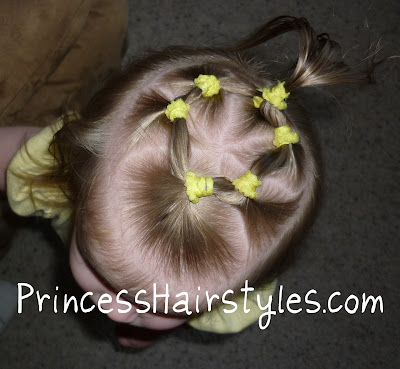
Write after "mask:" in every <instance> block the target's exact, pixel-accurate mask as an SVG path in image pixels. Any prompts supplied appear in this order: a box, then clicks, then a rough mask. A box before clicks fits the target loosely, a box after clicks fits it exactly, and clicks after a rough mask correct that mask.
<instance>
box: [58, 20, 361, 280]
mask: <svg viewBox="0 0 400 369" xmlns="http://www.w3.org/2000/svg"><path fill="white" fill-rule="evenodd" d="M291 31H294V32H296V33H297V35H298V37H299V53H298V56H297V63H296V66H295V68H294V70H292V71H288V76H287V78H286V83H285V89H286V90H287V91H288V92H291V93H293V92H295V91H296V90H297V89H299V88H301V87H304V86H317V85H330V84H337V83H347V82H355V81H356V82H358V81H360V80H361V79H362V78H364V79H365V74H361V73H358V72H353V71H352V70H351V69H350V68H348V67H347V66H345V64H344V63H343V60H342V59H341V54H340V50H339V47H338V45H337V44H336V43H335V42H333V41H331V40H330V39H329V38H328V37H327V35H326V34H322V35H317V34H316V33H315V32H314V30H313V29H312V28H311V27H310V25H309V24H308V22H307V21H306V20H305V19H303V18H295V17H287V16H284V17H278V18H275V19H274V20H272V21H270V22H268V23H266V24H265V25H264V26H262V27H261V28H259V29H258V30H256V31H255V32H254V33H253V34H251V35H249V36H248V37H247V38H245V39H244V40H242V41H240V42H239V43H237V44H236V45H234V46H232V47H229V48H221V49H205V48H204V49H196V48H178V47H175V48H168V49H166V50H165V51H162V52H156V53H154V54H152V55H150V56H148V57H146V58H144V59H143V60H140V61H139V62H137V63H135V64H133V65H132V66H131V67H130V68H128V69H127V70H126V71H125V72H124V73H123V74H122V75H121V76H120V77H119V78H117V79H116V80H115V82H114V83H112V84H111V85H110V86H109V87H107V89H106V90H105V91H104V92H103V93H101V94H99V95H98V96H97V97H96V98H95V99H94V101H93V102H92V104H91V105H90V106H89V107H88V109H87V110H85V111H84V112H83V113H82V119H81V121H80V122H71V123H67V124H65V126H64V128H63V129H62V130H61V131H60V133H59V134H58V135H57V137H56V140H55V143H56V144H57V145H58V148H59V150H60V151H61V152H65V153H67V158H66V160H65V163H63V164H62V165H64V166H65V170H66V171H67V172H68V174H69V176H70V177H71V178H69V179H68V185H69V191H70V193H71V194H72V197H73V201H74V203H75V204H76V207H77V209H79V211H83V213H82V214H81V215H80V217H83V218H84V217H85V216H86V215H85V208H87V207H88V206H89V203H88V202H90V201H94V202H96V201H97V202H99V204H100V202H101V201H104V200H103V199H102V198H101V197H99V196H96V197H93V196H91V194H92V193H93V191H94V189H96V191H97V187H101V186H102V183H101V181H102V178H100V177H99V176H98V175H97V174H98V171H99V170H100V169H101V168H102V167H103V166H104V164H103V163H104V162H107V161H110V160H116V162H118V163H120V164H121V165H122V166H123V170H121V173H122V175H123V179H122V181H123V183H124V184H127V183H128V184H131V185H130V186H125V187H124V186H122V187H120V188H122V189H123V191H122V192H121V193H116V196H118V197H119V198H122V199H123V202H124V204H125V210H124V212H123V215H124V217H126V221H125V224H126V225H129V227H128V229H127V232H128V233H129V232H130V231H132V232H133V233H134V234H135V235H139V236H138V237H137V239H136V240H134V241H133V243H134V247H135V248H138V249H140V250H142V251H143V252H144V253H145V254H147V255H149V257H152V258H155V259H156V260H157V261H158V265H160V267H162V268H165V269H169V270H170V271H171V272H172V274H173V275H175V276H178V277H179V278H184V276H187V275H189V274H194V275H196V276H207V275H213V274H216V273H222V274H224V275H226V280H229V279H230V276H232V274H235V273H234V271H235V268H242V269H243V268H245V266H246V265H249V264H248V263H250V264H251V265H253V266H254V265H256V268H254V269H255V270H257V273H258V274H262V273H265V272H267V271H271V269H272V268H273V265H274V262H275V261H276V260H277V259H279V257H280V255H281V254H282V253H283V251H284V250H285V248H286V246H287V245H288V243H289V242H290V240H291V239H292V238H293V237H294V235H298V234H299V233H300V232H301V230H302V229H303V228H304V225H305V224H306V223H307V219H309V217H310V214H311V211H312V209H313V208H314V204H315V198H316V192H317V188H318V176H319V174H318V165H317V160H316V154H315V152H314V143H313V135H312V128H311V125H310V123H309V122H308V121H306V120H305V119H304V118H303V117H302V116H299V113H298V111H297V110H296V108H295V106H294V103H292V100H290V99H291V97H290V98H289V102H288V108H287V109H286V110H284V111H280V110H278V109H277V108H276V107H274V106H273V105H272V104H270V103H269V102H268V101H266V100H264V101H263V102H262V104H261V107H260V108H259V109H256V108H255V107H254V106H253V103H252V98H253V96H261V92H260V91H259V89H260V88H263V87H272V86H273V85H274V84H275V83H276V82H277V81H276V80H275V79H274V78H271V76H270V75H268V74H266V73H265V71H263V70H262V69H263V63H262V61H261V62H257V64H256V63H253V62H248V61H246V57H245V56H244V54H242V53H243V51H246V50H248V49H250V48H252V47H255V46H257V45H260V44H263V43H265V42H267V41H268V40H270V39H271V38H273V37H277V36H279V35H280V34H283V33H285V32H291ZM260 66H261V67H260ZM199 74H213V75H215V76H216V77H217V78H218V79H219V80H220V83H221V91H220V93H219V94H218V95H216V96H213V97H211V98H204V97H202V95H201V91H200V90H199V89H198V88H197V87H195V86H194V85H193V80H194V79H195V78H196V77H197V76H198V75H199ZM178 98H182V99H183V100H185V101H186V102H187V103H189V104H190V105H191V110H190V112H189V117H188V118H187V119H178V120H176V121H175V122H173V123H172V122H169V121H168V119H167V118H166V116H165V114H164V110H165V108H166V106H167V104H168V103H169V102H170V101H171V100H174V99H178ZM286 124H288V125H289V126H290V127H291V129H292V130H293V131H294V132H296V133H298V135H299V136H300V141H299V143H297V144H289V145H284V146H283V147H281V148H278V149H277V148H276V147H274V146H273V144H272V140H273V135H274V128H276V127H280V126H283V125H286ZM110 132H111V133H110ZM154 132H155V134H154ZM102 133H103V134H102ZM217 133H218V134H219V133H221V134H224V135H225V136H224V137H219V136H218V134H217ZM233 133H235V134H233ZM113 134H114V136H113ZM153 134H154V136H153ZM229 134H230V135H231V136H229ZM111 137H113V138H112V139H111ZM156 137H163V138H164V139H165V142H166V145H165V147H164V146H162V145H161V144H157V142H158V141H157V140H156ZM232 137H237V138H232ZM116 138H118V140H116ZM112 140H113V145H114V147H115V152H118V153H119V155H120V156H121V157H120V158H116V157H115V156H117V155H116V154H113V153H112V152H110V142H111V141H112ZM236 141H237V142H236ZM143 142H146V145H147V146H146V155H147V153H148V155H147V156H146V157H145V158H144V157H142V158H141V159H140V160H136V159H135V155H132V153H135V150H137V148H138V147H141V143H143ZM205 148H207V150H205ZM147 150H148V151H147ZM202 150H203V153H204V158H206V157H207V159H204V162H203V163H202V161H201V157H202V156H201V154H200V153H201V152H202ZM160 155H161V156H162V159H159V156H160ZM207 155H208V156H207ZM108 156H110V157H108ZM138 156H139V157H140V153H138ZM126 158H130V160H131V162H128V163H127V161H126V160H125V159H126ZM225 158H227V159H226V160H225V161H224V160H222V159H225ZM118 160H119V161H118ZM217 163H218V165H217ZM193 166H194V167H195V168H193ZM217 167H218V168H217ZM216 168H217V169H218V170H219V171H220V172H218V170H217V169H216ZM192 169H195V171H196V174H197V173H198V175H205V176H208V175H210V176H212V177H213V179H214V187H215V188H214V194H213V195H212V196H211V197H208V198H201V199H200V202H199V203H198V204H192V203H190V202H189V201H188V198H187V196H186V193H185V186H184V177H185V173H186V172H187V171H188V170H192ZM239 169H240V171H242V172H244V171H245V170H251V171H252V172H253V173H254V174H256V175H257V177H258V178H259V179H260V180H261V181H262V182H263V183H262V185H261V186H259V188H258V189H257V192H258V197H257V198H256V199H254V200H251V199H248V198H246V197H244V196H243V194H241V193H240V192H239V191H237V190H236V189H235V187H234V186H233V185H232V181H233V179H235V177H234V175H235V176H240V175H241V174H243V173H239ZM115 170H116V171H118V170H119V166H118V165H116V166H115ZM208 171H209V173H208ZM90 207H91V208H96V207H95V206H93V204H90ZM111 216H112V215H111ZM107 217H110V214H107V215H106V214H105V213H104V219H108V218H107ZM231 218H232V219H234V221H233V222H230V219H231ZM95 219H96V221H98V222H99V224H93V227H90V226H89V225H90V224H92V223H93V221H94V219H90V218H87V219H86V220H85V224H86V226H85V227H86V228H85V230H84V231H85V232H88V233H89V236H88V237H86V238H87V240H88V242H86V243H90V236H93V237H96V234H95V233H96V230H98V231H99V230H101V231H102V234H104V232H108V233H109V234H110V235H113V236H110V239H115V240H116V239H118V237H117V236H116V230H115V229H109V228H108V227H107V224H106V223H107V222H106V221H104V222H103V224H102V220H101V219H102V216H97V217H95ZM80 226H81V225H80V224H79V223H78V224H77V227H80ZM133 230H134V231H133ZM99 232H100V231H99ZM238 239H240V240H244V243H245V244H246V245H243V248H244V250H242V249H240V245H237V240H238ZM233 245H234V246H233ZM85 247H86V246H85ZM87 247H88V253H92V254H95V253H96V250H89V249H90V245H87ZM115 247H116V248H119V247H121V246H120V245H119V246H117V245H115ZM102 252H105V253H109V254H112V253H113V249H112V247H111V246H110V248H108V249H106V250H103V251H102ZM127 257H128V258H129V255H128V256H127ZM243 259H244V260H243ZM255 259H257V262H255V263H252V262H251V261H254V260H255ZM124 261H125V262H127V261H126V260H124ZM142 272H143V273H144V274H145V273H146V271H144V270H143V271H142ZM248 276H249V278H250V277H254V276H255V272H253V271H249V272H248ZM105 278H108V279H109V280H111V279H112V278H113V277H112V276H110V275H105ZM232 278H233V279H235V278H234V277H231V279H232ZM238 283H239V282H238Z"/></svg>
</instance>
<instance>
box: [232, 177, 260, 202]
mask: <svg viewBox="0 0 400 369" xmlns="http://www.w3.org/2000/svg"><path fill="white" fill-rule="evenodd" d="M232 184H233V185H234V186H235V188H236V189H237V190H238V191H239V192H241V193H242V194H243V195H244V196H246V197H248V198H249V199H256V198H257V192H256V188H257V187H258V186H260V185H261V184H262V182H261V181H260V180H259V179H258V178H257V176H256V175H255V174H253V173H251V172H250V171H249V170H248V171H247V172H246V173H245V174H243V175H242V176H241V177H239V178H236V179H235V180H234V181H233V182H232Z"/></svg>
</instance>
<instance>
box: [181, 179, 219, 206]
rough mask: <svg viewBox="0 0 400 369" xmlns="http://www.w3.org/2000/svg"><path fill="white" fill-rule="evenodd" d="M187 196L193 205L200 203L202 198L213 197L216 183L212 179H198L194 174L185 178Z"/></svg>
mask: <svg viewBox="0 0 400 369" xmlns="http://www.w3.org/2000/svg"><path fill="white" fill-rule="evenodd" d="M185 187H186V194H187V196H188V198H189V201H190V202H192V203H193V204H197V203H198V202H199V198H200V197H204V196H211V195H212V194H213V191H214V188H213V187H214V181H213V179H212V178H211V177H197V176H196V174H195V173H193V172H187V173H186V176H185Z"/></svg>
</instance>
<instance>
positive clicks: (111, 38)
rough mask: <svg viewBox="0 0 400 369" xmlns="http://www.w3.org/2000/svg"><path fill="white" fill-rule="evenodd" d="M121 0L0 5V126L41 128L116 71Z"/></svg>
mask: <svg viewBox="0 0 400 369" xmlns="http://www.w3.org/2000/svg"><path fill="white" fill-rule="evenodd" d="M127 23H128V6H127V1H126V0H69V1H59V0H36V1H22V0H2V1H0V50H1V53H0V126H6V125H7V126H13V125H35V126H38V125H39V126H46V125H48V124H50V123H52V122H54V120H55V119H56V118H57V117H58V116H60V115H61V114H62V113H63V112H65V111H66V110H67V109H68V108H69V107H73V108H79V106H82V105H84V104H85V103H86V102H87V101H88V99H89V98H90V97H91V96H92V95H93V92H94V91H95V89H96V88H97V87H98V85H99V84H100V83H101V82H102V80H103V79H104V78H105V77H106V76H107V75H108V74H109V73H110V72H112V71H113V70H115V69H119V68H120V63H121V56H122V51H123V46H124V41H125V37H126V31H127Z"/></svg>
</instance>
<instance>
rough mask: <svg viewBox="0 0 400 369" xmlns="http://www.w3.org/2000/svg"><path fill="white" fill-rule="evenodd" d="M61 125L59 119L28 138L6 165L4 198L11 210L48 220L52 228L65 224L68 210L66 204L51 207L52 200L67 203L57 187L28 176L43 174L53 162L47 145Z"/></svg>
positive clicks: (69, 210)
mask: <svg viewBox="0 0 400 369" xmlns="http://www.w3.org/2000/svg"><path fill="white" fill-rule="evenodd" d="M62 125H63V122H62V119H59V120H57V121H56V122H55V123H54V124H52V125H50V126H48V127H46V128H44V129H42V130H41V131H40V132H39V133H38V134H36V135H35V136H33V137H32V138H30V139H29V140H28V141H27V142H26V144H25V145H24V146H22V147H21V148H20V149H19V150H18V152H17V153H16V154H15V156H14V157H13V159H12V160H11V162H10V164H9V166H8V168H7V197H8V202H9V204H10V207H11V209H12V210H13V211H14V212H15V213H16V214H18V215H21V216H40V217H43V218H48V219H52V224H53V226H54V227H55V228H56V231H58V229H57V227H60V226H63V225H65V224H66V223H68V221H69V219H70V217H71V214H72V209H71V207H70V206H66V207H63V208H60V207H55V206H52V203H53V204H54V203H62V202H65V203H67V199H66V196H65V194H64V193H63V192H62V191H61V190H60V189H58V188H49V187H44V186H43V185H40V184H37V183H36V184H35V182H34V181H32V180H30V178H32V177H34V176H37V175H40V174H43V173H44V170H45V169H46V167H51V165H53V164H54V157H53V156H52V155H51V153H50V152H49V145H50V143H51V141H52V139H53V136H54V134H55V133H56V132H57V131H59V130H60V129H61V127H62ZM62 237H63V236H62ZM63 238H64V237H63Z"/></svg>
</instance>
